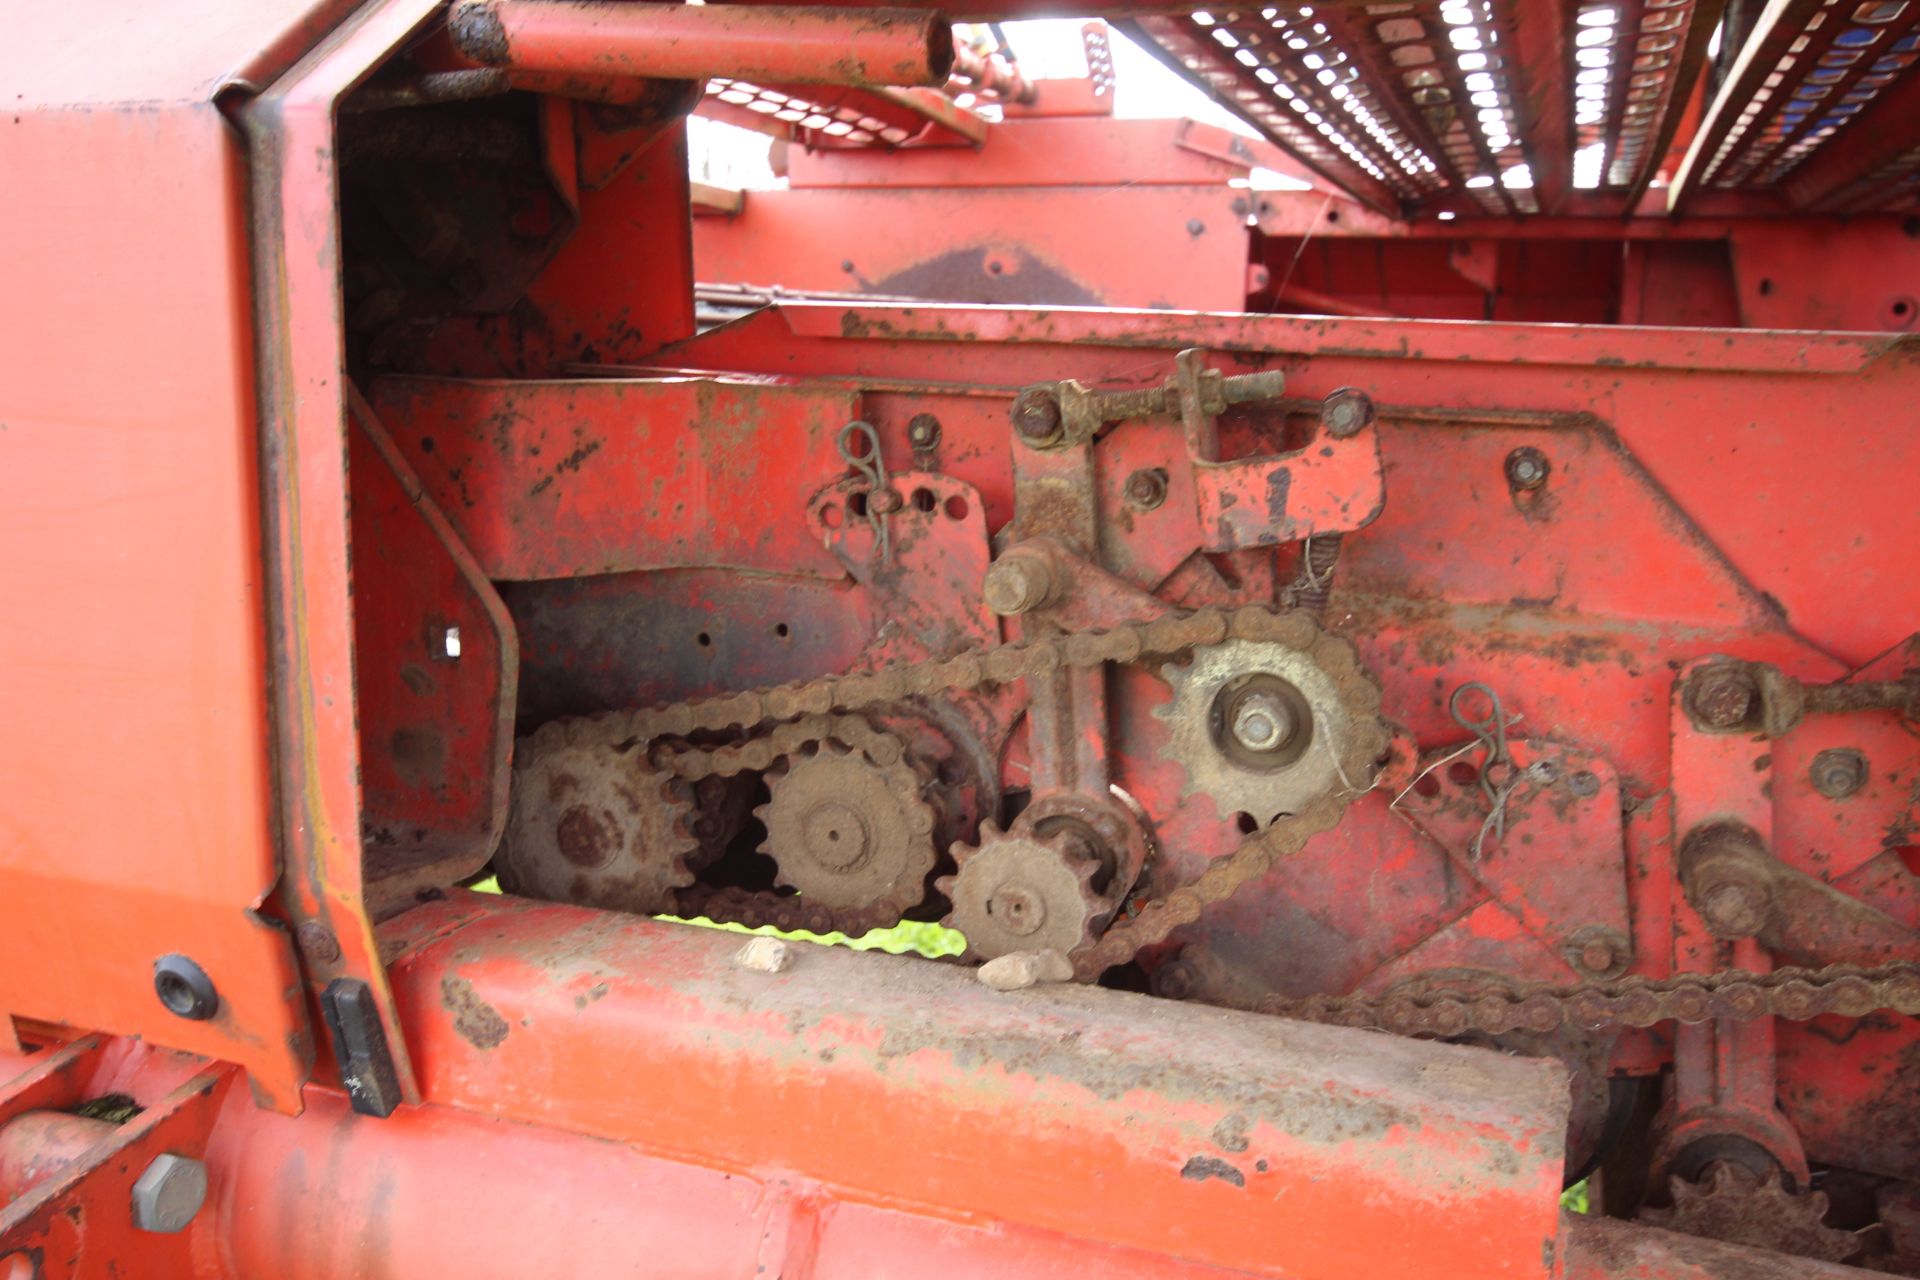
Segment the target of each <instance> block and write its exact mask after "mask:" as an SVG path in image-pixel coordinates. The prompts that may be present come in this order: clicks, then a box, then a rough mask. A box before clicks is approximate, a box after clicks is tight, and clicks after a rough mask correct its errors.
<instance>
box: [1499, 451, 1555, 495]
mask: <svg viewBox="0 0 1920 1280" xmlns="http://www.w3.org/2000/svg"><path fill="white" fill-rule="evenodd" d="M1552 470H1553V464H1552V463H1550V462H1548V461H1547V455H1546V454H1544V453H1542V452H1540V451H1539V450H1538V449H1535V448H1533V447H1532V446H1527V447H1525V448H1520V449H1515V450H1514V451H1513V452H1512V453H1510V454H1508V455H1507V484H1508V485H1509V486H1510V487H1511V488H1512V489H1514V490H1515V491H1516V492H1522V491H1525V490H1528V489H1538V488H1539V487H1540V486H1541V485H1543V484H1545V483H1546V482H1547V476H1548V474H1549V473H1550V472H1552Z"/></svg>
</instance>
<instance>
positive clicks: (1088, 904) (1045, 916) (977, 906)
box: [936, 822, 1112, 960]
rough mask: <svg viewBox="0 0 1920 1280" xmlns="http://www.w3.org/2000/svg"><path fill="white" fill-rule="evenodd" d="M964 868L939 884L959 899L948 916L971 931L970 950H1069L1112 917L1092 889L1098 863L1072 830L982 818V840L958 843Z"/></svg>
mask: <svg viewBox="0 0 1920 1280" xmlns="http://www.w3.org/2000/svg"><path fill="white" fill-rule="evenodd" d="M953 857H954V861H955V862H956V863H958V864H959V870H957V871H956V872H954V874H952V875H950V876H942V877H941V878H940V879H939V880H938V881H937V882H936V886H937V887H938V888H939V889H940V891H941V892H942V893H945V894H946V895H947V897H948V899H949V900H950V901H951V902H952V903H953V910H952V912H951V913H950V914H949V915H948V916H947V917H946V919H945V920H944V921H943V923H944V924H946V925H947V927H948V928H951V929H958V930H959V931H960V932H961V933H963V934H965V935H966V939H967V950H968V952H969V953H970V954H973V955H977V956H980V957H983V958H985V959H989V960H991V959H993V958H994V957H996V956H1003V955H1010V954H1012V953H1014V952H1016V951H1035V952H1037V951H1057V952H1059V953H1060V954H1061V955H1063V956H1065V955H1067V954H1069V953H1071V952H1074V951H1077V950H1078V949H1079V948H1081V947H1084V946H1087V945H1089V944H1091V943H1092V942H1093V940H1094V938H1095V937H1096V936H1098V934H1099V931H1100V927H1101V926H1102V925H1103V924H1105V923H1106V921H1107V919H1108V918H1109V917H1110V916H1111V915H1112V907H1111V904H1110V903H1108V902H1106V901H1105V900H1104V899H1103V898H1102V897H1101V895H1100V894H1098V893H1096V892H1095V891H1094V888H1093V882H1094V878H1095V876H1096V875H1097V874H1098V873H1099V871H1100V861H1099V859H1098V858H1097V857H1095V856H1094V855H1093V853H1092V851H1091V850H1089V849H1087V848H1086V847H1085V846H1084V844H1083V843H1082V842H1081V841H1079V840H1077V839H1076V838H1075V837H1074V836H1073V835H1072V834H1070V833H1067V832H1059V833H1055V834H1050V835H1040V834H1036V833H1035V832H1034V831H1033V830H1031V829H1030V828H1028V827H1026V826H1025V825H1024V824H1023V823H1020V822H1016V823H1015V824H1014V828H1013V830H1012V831H1002V830H1001V829H1000V827H999V826H998V825H997V824H995V823H993V822H983V823H981V824H980V844H979V845H978V846H977V847H971V846H968V845H964V844H959V845H955V846H954V847H953Z"/></svg>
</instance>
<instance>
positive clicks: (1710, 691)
mask: <svg viewBox="0 0 1920 1280" xmlns="http://www.w3.org/2000/svg"><path fill="white" fill-rule="evenodd" d="M1759 695H1760V688H1759V686H1758V685H1757V684H1755V683H1754V679H1753V674H1752V673H1751V672H1749V671H1748V670H1747V669H1746V667H1745V666H1742V665H1740V664H1738V663H1723V664H1721V665H1719V666H1713V667H1707V668H1705V669H1703V670H1701V671H1699V672H1698V673H1696V674H1695V675H1694V677H1693V683H1692V687H1691V688H1690V689H1689V690H1688V691H1687V707H1688V709H1689V710H1690V711H1692V713H1693V718H1694V719H1695V720H1696V721H1697V722H1698V723H1699V724H1700V725H1701V727H1703V728H1707V729H1737V728H1739V727H1740V726H1741V725H1743V724H1745V723H1746V722H1747V718H1748V717H1749V716H1751V715H1752V714H1753V706H1754V703H1755V701H1756V700H1757V699H1758V698H1759Z"/></svg>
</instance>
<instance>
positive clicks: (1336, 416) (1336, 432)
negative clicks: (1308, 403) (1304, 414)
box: [1320, 387, 1373, 440]
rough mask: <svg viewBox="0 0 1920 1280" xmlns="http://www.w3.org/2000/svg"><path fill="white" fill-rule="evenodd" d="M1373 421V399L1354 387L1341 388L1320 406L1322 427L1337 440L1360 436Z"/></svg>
mask: <svg viewBox="0 0 1920 1280" xmlns="http://www.w3.org/2000/svg"><path fill="white" fill-rule="evenodd" d="M1372 421H1373V397H1372V396H1370V395H1368V394H1367V393H1366V392H1364V391H1361V390H1359V389H1357V388H1354V387H1341V388H1340V389H1339V390H1338V391H1335V392H1334V393H1333V394H1332V395H1330V396H1328V397H1327V398H1326V399H1325V400H1324V401H1322V402H1321V404H1320V425H1321V426H1323V427H1325V428H1326V429H1327V434H1328V435H1331V436H1332V437H1333V438H1334V439H1336V440H1345V439H1347V438H1348V437H1350V436H1356V435H1358V434H1360V432H1361V430H1362V429H1364V428H1365V427H1366V425H1367V424H1368V423H1370V422H1372Z"/></svg>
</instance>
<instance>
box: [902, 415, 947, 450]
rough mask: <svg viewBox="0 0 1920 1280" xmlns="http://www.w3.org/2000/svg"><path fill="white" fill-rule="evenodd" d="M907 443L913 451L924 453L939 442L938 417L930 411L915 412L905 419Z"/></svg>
mask: <svg viewBox="0 0 1920 1280" xmlns="http://www.w3.org/2000/svg"><path fill="white" fill-rule="evenodd" d="M907 443H908V444H910V445H912V446H913V450H914V452H915V453H925V452H926V451H927V450H929V449H931V448H933V446H935V445H937V444H939V443H940V419H938V418H936V417H934V416H933V415H932V414H930V413H916V414H914V415H913V417H912V418H910V419H908V420H907Z"/></svg>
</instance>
